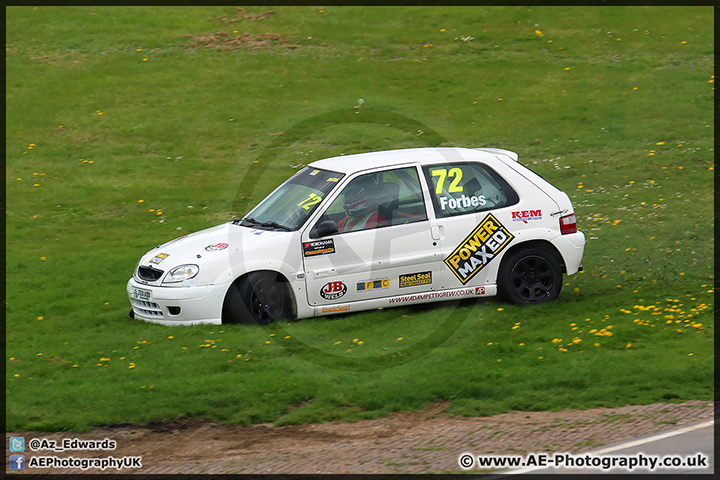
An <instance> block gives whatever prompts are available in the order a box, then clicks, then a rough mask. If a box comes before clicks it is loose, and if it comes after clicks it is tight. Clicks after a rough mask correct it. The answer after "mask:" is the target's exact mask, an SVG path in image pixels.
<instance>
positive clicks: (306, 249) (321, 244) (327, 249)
mask: <svg viewBox="0 0 720 480" xmlns="http://www.w3.org/2000/svg"><path fill="white" fill-rule="evenodd" d="M330 253H335V241H334V240H333V239H332V238H329V239H327V240H317V241H315V242H303V255H305V256H306V257H313V256H315V255H328V254H330Z"/></svg>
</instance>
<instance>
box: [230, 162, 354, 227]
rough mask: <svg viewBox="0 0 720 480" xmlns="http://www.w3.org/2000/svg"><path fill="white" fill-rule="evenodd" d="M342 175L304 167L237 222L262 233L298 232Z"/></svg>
mask: <svg viewBox="0 0 720 480" xmlns="http://www.w3.org/2000/svg"><path fill="white" fill-rule="evenodd" d="M342 177H344V174H342V173H338V172H332V171H330V170H321V169H319V168H310V167H305V168H303V169H302V170H300V171H299V172H297V173H296V174H295V175H293V176H292V177H290V178H289V179H288V180H287V181H286V182H285V183H283V184H282V185H280V187H278V188H277V189H276V190H275V191H274V192H273V193H271V194H270V195H268V196H267V197H265V199H264V200H263V201H262V202H260V204H259V205H258V206H257V207H255V208H254V209H252V211H250V213H248V214H247V215H246V216H245V217H244V218H243V219H242V220H241V222H240V224H241V225H245V226H248V227H254V228H261V229H276V230H287V231H291V230H297V229H298V228H300V227H301V226H302V224H303V223H305V220H307V218H308V217H309V216H310V214H312V212H314V211H315V209H316V208H317V207H318V205H320V203H322V201H323V199H324V198H325V196H326V195H327V194H328V193H330V191H331V190H332V189H333V188H335V186H336V185H337V184H338V182H339V181H340V179H341V178H342Z"/></svg>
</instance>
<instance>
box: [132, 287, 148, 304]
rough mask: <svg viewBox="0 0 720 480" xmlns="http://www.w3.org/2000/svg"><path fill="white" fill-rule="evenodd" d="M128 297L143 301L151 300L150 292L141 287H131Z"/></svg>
mask: <svg viewBox="0 0 720 480" xmlns="http://www.w3.org/2000/svg"><path fill="white" fill-rule="evenodd" d="M130 298H134V299H135V300H142V301H144V302H149V301H151V300H152V292H151V291H150V290H144V289H142V288H135V287H133V290H132V292H130Z"/></svg>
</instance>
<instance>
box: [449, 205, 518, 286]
mask: <svg viewBox="0 0 720 480" xmlns="http://www.w3.org/2000/svg"><path fill="white" fill-rule="evenodd" d="M513 238H515V237H513V235H512V234H511V233H510V232H509V231H508V230H507V229H506V228H505V227H504V226H503V225H502V224H501V223H500V222H498V221H497V219H496V218H495V217H493V216H492V214H489V215H487V216H486V217H485V218H484V219H483V221H482V222H480V224H479V225H478V226H477V227H475V229H474V230H473V231H472V232H470V235H468V236H467V237H466V238H465V240H463V241H462V243H460V245H458V246H457V247H456V248H455V250H453V252H452V253H451V254H450V255H448V257H447V258H446V259H445V260H444V263H445V265H447V266H448V268H449V269H450V270H451V271H452V272H453V273H454V274H455V276H456V277H457V278H458V280H460V282H461V283H462V284H463V285H465V284H466V283H467V282H469V281H470V280H471V279H472V278H473V277H474V276H475V275H477V274H478V272H480V270H482V269H483V268H484V267H485V265H487V264H488V263H490V262H491V261H492V259H493V258H495V257H496V256H497V255H498V254H499V253H500V252H501V251H503V250H504V249H505V247H507V246H508V244H509V243H510V241H511V240H512V239H513Z"/></svg>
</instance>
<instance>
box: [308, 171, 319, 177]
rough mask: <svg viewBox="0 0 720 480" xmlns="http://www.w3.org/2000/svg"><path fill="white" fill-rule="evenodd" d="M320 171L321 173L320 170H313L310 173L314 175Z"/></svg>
mask: <svg viewBox="0 0 720 480" xmlns="http://www.w3.org/2000/svg"><path fill="white" fill-rule="evenodd" d="M318 173H320V170H313V171H312V172H310V174H309V175H310V176H311V177H314V176H315V175H317V174H318Z"/></svg>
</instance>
